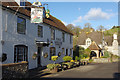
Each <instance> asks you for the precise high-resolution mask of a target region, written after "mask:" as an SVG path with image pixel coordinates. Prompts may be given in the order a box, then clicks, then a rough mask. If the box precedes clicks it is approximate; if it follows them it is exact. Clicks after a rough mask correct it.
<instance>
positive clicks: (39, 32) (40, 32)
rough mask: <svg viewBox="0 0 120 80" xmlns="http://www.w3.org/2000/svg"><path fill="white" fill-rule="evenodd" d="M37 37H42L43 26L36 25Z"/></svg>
mask: <svg viewBox="0 0 120 80" xmlns="http://www.w3.org/2000/svg"><path fill="white" fill-rule="evenodd" d="M38 37H43V27H42V26H39V25H38Z"/></svg>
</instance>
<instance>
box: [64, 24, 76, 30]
mask: <svg viewBox="0 0 120 80" xmlns="http://www.w3.org/2000/svg"><path fill="white" fill-rule="evenodd" d="M66 27H67V28H68V29H69V30H70V31H72V32H73V29H74V25H73V24H68V25H67V26H66Z"/></svg>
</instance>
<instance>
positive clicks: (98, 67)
mask: <svg viewBox="0 0 120 80" xmlns="http://www.w3.org/2000/svg"><path fill="white" fill-rule="evenodd" d="M30 74H31V75H30V76H29V78H37V79H39V78H42V79H45V80H46V78H53V79H52V80H54V78H57V79H58V78H61V79H67V78H71V79H72V78H78V79H79V78H101V79H102V78H117V77H118V76H120V72H118V62H113V63H91V64H88V65H83V66H79V67H76V68H72V69H68V70H65V71H60V72H57V73H54V74H50V73H49V72H48V71H47V70H46V69H42V70H41V69H36V70H33V71H31V72H30ZM32 74H34V75H32ZM61 79H60V80H61ZM55 80H56V79H55ZM117 80H120V78H119V79H117Z"/></svg>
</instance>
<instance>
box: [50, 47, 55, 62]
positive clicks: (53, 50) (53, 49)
mask: <svg viewBox="0 0 120 80" xmlns="http://www.w3.org/2000/svg"><path fill="white" fill-rule="evenodd" d="M55 55H56V52H55V47H51V48H50V60H51V57H52V56H55Z"/></svg>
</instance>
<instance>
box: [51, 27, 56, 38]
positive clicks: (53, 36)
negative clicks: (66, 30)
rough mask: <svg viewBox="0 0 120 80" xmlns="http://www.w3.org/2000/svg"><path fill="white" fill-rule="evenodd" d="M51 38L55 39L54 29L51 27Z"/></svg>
mask: <svg viewBox="0 0 120 80" xmlns="http://www.w3.org/2000/svg"><path fill="white" fill-rule="evenodd" d="M51 40H55V29H54V28H51Z"/></svg>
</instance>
